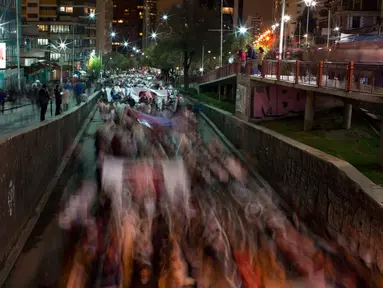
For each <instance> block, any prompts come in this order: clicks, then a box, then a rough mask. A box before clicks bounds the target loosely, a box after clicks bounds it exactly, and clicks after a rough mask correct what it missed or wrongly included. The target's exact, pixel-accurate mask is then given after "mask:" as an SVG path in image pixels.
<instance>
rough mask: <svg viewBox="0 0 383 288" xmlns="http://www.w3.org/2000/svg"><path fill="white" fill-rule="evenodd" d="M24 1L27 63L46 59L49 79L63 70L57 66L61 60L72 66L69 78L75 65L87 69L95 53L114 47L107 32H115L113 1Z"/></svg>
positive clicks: (24, 61)
mask: <svg viewBox="0 0 383 288" xmlns="http://www.w3.org/2000/svg"><path fill="white" fill-rule="evenodd" d="M21 1H22V2H21V3H22V37H23V39H22V43H23V45H22V49H21V62H22V65H23V66H26V67H29V66H31V65H32V64H34V63H37V62H42V61H44V60H45V63H50V65H48V66H49V67H50V68H51V71H52V73H51V74H50V75H49V78H54V79H57V78H58V77H59V74H57V73H61V72H60V71H61V69H55V67H54V65H55V63H59V65H60V66H62V65H64V66H68V69H67V71H66V77H69V76H68V75H69V74H70V75H71V73H72V72H73V66H74V67H75V70H85V68H86V67H85V66H86V63H87V59H89V58H90V55H91V54H92V53H94V54H95V53H96V52H97V53H100V54H101V53H105V52H108V51H110V50H111V41H110V40H109V38H108V37H107V35H108V34H109V31H111V24H112V18H111V15H112V13H113V10H112V4H111V2H109V0H107V1H105V0H97V2H96V0H75V1H73V0H72V1H62V0H21ZM100 3H101V4H100ZM109 4H110V7H109V6H108V5H109ZM96 6H98V8H99V10H100V11H97V9H96ZM109 22H110V23H109ZM58 70H59V71H58ZM71 70H72V71H71Z"/></svg>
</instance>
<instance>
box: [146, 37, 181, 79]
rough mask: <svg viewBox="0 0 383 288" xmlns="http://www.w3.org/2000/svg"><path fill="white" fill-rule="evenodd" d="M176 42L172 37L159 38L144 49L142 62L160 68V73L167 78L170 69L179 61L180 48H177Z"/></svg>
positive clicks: (177, 64) (178, 63)
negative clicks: (159, 39)
mask: <svg viewBox="0 0 383 288" xmlns="http://www.w3.org/2000/svg"><path fill="white" fill-rule="evenodd" d="M177 45H178V43H175V42H174V41H173V40H172V39H166V40H161V41H159V42H158V43H157V44H153V45H151V46H149V47H148V48H147V49H146V50H145V53H144V54H145V58H144V62H143V63H144V64H145V65H147V66H151V67H156V68H158V69H161V72H162V75H163V76H164V77H165V78H167V77H168V75H169V72H170V70H173V69H174V68H176V67H177V66H179V65H180V63H181V52H182V50H181V49H179V48H177Z"/></svg>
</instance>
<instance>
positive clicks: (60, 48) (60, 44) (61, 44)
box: [59, 40, 67, 84]
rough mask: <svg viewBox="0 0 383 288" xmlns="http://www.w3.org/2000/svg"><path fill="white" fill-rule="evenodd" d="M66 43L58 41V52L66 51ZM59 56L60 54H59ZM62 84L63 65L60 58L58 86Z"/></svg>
mask: <svg viewBox="0 0 383 288" xmlns="http://www.w3.org/2000/svg"><path fill="white" fill-rule="evenodd" d="M66 45H67V44H66V43H65V41H62V40H60V43H59V51H60V52H61V51H62V50H64V51H65V50H66V48H67V47H66ZM60 54H61V53H60ZM61 83H63V64H62V58H61V57H60V84H61Z"/></svg>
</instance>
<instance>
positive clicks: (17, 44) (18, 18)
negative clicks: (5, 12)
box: [15, 0, 21, 93]
mask: <svg viewBox="0 0 383 288" xmlns="http://www.w3.org/2000/svg"><path fill="white" fill-rule="evenodd" d="M15 4H16V46H17V47H16V49H17V88H18V90H19V93H21V75H20V37H21V35H20V29H21V25H20V16H21V15H20V6H21V1H20V0H16V3H15ZM19 5H20V6H19Z"/></svg>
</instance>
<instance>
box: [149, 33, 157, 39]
mask: <svg viewBox="0 0 383 288" xmlns="http://www.w3.org/2000/svg"><path fill="white" fill-rule="evenodd" d="M150 37H151V38H152V39H153V40H155V39H156V38H157V33H156V32H153V33H152V35H150Z"/></svg>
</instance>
